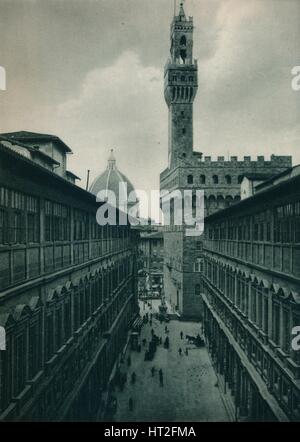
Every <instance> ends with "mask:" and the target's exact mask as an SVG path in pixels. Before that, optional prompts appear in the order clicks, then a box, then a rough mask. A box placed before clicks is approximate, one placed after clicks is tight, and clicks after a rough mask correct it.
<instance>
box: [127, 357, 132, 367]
mask: <svg viewBox="0 0 300 442" xmlns="http://www.w3.org/2000/svg"><path fill="white" fill-rule="evenodd" d="M127 365H128V367H130V365H131V357H130V356H128V358H127Z"/></svg>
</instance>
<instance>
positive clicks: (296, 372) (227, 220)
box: [201, 168, 300, 421]
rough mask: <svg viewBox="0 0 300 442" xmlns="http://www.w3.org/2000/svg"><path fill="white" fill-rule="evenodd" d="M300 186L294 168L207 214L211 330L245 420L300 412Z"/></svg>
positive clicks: (295, 416)
mask: <svg viewBox="0 0 300 442" xmlns="http://www.w3.org/2000/svg"><path fill="white" fill-rule="evenodd" d="M294 169H296V168H294ZM275 182H276V180H275ZM299 189H300V175H299V172H298V175H297V176H293V173H292V174H291V173H290V172H289V171H288V172H287V173H286V174H281V175H280V177H279V178H278V181H277V184H275V185H271V186H268V188H266V189H265V191H260V192H257V193H256V194H255V195H254V196H252V197H249V198H247V199H245V200H243V201H241V202H240V203H239V204H237V205H234V206H231V207H229V208H227V209H225V210H223V211H219V212H216V213H215V214H213V215H211V216H209V217H208V218H207V219H206V235H205V241H204V243H203V256H204V269H203V270H204V272H203V280H202V283H201V293H202V299H203V311H204V321H203V324H204V332H205V336H206V339H207V347H208V349H209V351H210V353H211V357H212V360H213V362H214V367H215V368H216V371H217V372H218V375H219V380H220V382H219V385H220V387H221V388H222V389H223V390H224V392H225V391H226V392H227V393H226V394H227V397H228V398H230V401H232V408H233V409H235V410H236V411H235V414H236V419H237V420H247V421H268V420H270V421H274V420H275V421H288V420H291V421H299V419H300V351H299V350H297V349H296V348H295V347H293V346H292V340H293V336H295V335H294V334H293V332H292V330H293V327H298V326H299V325H300V295H299V292H300V265H299V259H300V248H299V243H300V191H299Z"/></svg>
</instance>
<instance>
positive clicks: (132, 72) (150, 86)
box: [55, 51, 167, 190]
mask: <svg viewBox="0 0 300 442" xmlns="http://www.w3.org/2000/svg"><path fill="white" fill-rule="evenodd" d="M55 113H56V114H57V118H58V120H59V121H60V125H61V126H63V127H64V132H65V133H66V134H67V133H68V134H72V133H73V134H74V135H71V136H70V135H69V136H68V137H67V138H69V139H70V140H71V139H72V143H71V145H72V146H73V148H74V150H76V159H75V158H74V163H73V161H72V160H73V158H71V164H72V165H73V166H74V168H75V169H77V172H78V173H80V172H81V174H83V176H85V175H86V172H85V170H84V168H86V169H87V168H89V169H91V174H92V177H95V176H96V175H97V174H98V173H100V172H102V171H103V170H104V169H105V167H106V162H107V156H108V153H109V149H110V148H112V147H113V148H115V151H116V156H117V163H118V166H119V168H120V170H121V171H122V172H123V173H125V175H127V176H128V177H129V178H130V180H131V181H132V182H133V184H134V185H135V186H136V188H138V189H146V190H150V189H152V188H154V189H158V188H159V173H160V171H161V170H162V169H163V168H164V166H165V162H164V157H166V155H167V139H166V127H167V108H166V105H165V103H164V98H163V71H162V69H158V68H155V67H153V66H143V65H142V63H141V60H140V58H139V57H138V55H137V54H136V53H135V52H133V51H125V52H124V53H122V54H121V55H120V57H118V58H117V59H116V60H115V61H114V63H113V64H112V65H110V66H108V67H105V68H96V69H94V70H92V71H91V72H89V73H87V75H86V77H85V79H84V81H83V84H82V87H81V89H80V91H79V93H78V95H77V96H75V97H74V98H72V99H70V100H67V101H65V102H63V103H61V104H59V105H58V106H57V109H56V111H55ZM162 115H163V118H162ZM76 145H78V147H79V146H80V148H78V149H75V147H76ZM79 165H80V166H79ZM78 166H79V167H78ZM78 169H80V170H78Z"/></svg>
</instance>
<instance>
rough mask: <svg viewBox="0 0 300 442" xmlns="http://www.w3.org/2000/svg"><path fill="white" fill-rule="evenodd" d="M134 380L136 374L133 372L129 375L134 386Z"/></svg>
mask: <svg viewBox="0 0 300 442" xmlns="http://www.w3.org/2000/svg"><path fill="white" fill-rule="evenodd" d="M135 380H136V374H135V372H133V373H132V375H131V383H132V384H134V383H135Z"/></svg>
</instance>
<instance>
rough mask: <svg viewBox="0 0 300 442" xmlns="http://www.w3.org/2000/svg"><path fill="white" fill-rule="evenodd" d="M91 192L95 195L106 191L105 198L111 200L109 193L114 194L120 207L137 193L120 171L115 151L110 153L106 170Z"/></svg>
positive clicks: (91, 187)
mask: <svg viewBox="0 0 300 442" xmlns="http://www.w3.org/2000/svg"><path fill="white" fill-rule="evenodd" d="M89 191H90V192H91V193H93V194H94V195H97V194H98V192H100V191H104V197H105V198H109V191H112V192H114V194H115V197H116V203H117V205H118V207H120V204H119V202H121V203H122V202H124V201H128V197H129V195H130V193H131V192H135V190H134V187H133V185H132V184H131V182H130V181H129V179H128V178H127V177H126V176H125V175H124V174H122V173H121V172H120V171H119V170H118V168H117V165H116V159H115V156H114V152H113V149H112V150H111V151H110V155H109V158H108V162H107V168H106V170H105V171H104V172H102V173H101V174H100V175H98V176H97V177H96V178H95V180H94V181H93V183H92V184H91V186H90V188H89ZM130 205H134V204H132V203H131V204H130V203H129V204H128V206H130ZM120 208H121V209H122V207H120Z"/></svg>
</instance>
